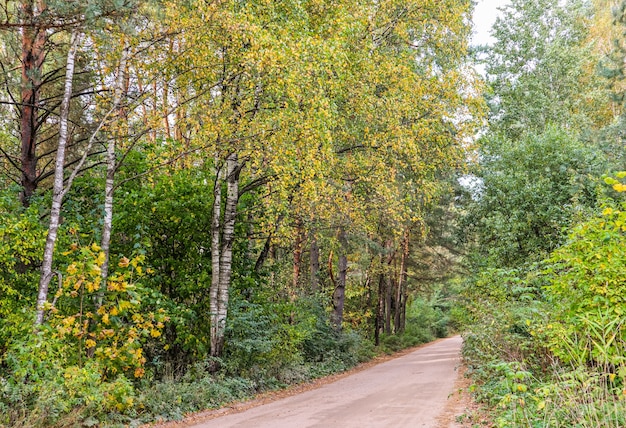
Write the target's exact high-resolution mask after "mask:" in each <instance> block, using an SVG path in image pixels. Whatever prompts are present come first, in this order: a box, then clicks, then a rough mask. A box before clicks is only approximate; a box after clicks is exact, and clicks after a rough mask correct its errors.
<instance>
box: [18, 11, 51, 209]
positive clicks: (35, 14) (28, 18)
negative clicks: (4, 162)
mask: <svg viewBox="0 0 626 428" xmlns="http://www.w3.org/2000/svg"><path fill="white" fill-rule="evenodd" d="M43 8H44V6H43V4H42V3H41V2H33V1H32V0H22V2H21V4H20V13H21V15H22V19H21V20H22V23H23V24H24V26H23V27H22V28H21V30H22V58H21V65H20V66H21V74H22V79H21V80H22V81H21V87H22V89H21V94H20V97H21V98H20V146H21V153H20V163H21V165H20V166H21V175H22V177H21V185H22V191H21V193H20V201H21V203H22V205H24V206H28V205H29V204H30V198H31V197H32V195H33V193H34V192H35V190H36V189H37V183H38V174H37V132H38V121H39V111H38V109H39V99H40V91H41V83H42V82H41V67H42V65H43V62H44V59H45V51H44V49H45V44H46V40H47V35H46V31H45V29H44V28H41V27H39V26H37V25H35V22H36V20H37V19H38V18H39V15H40V13H41V11H42V10H43Z"/></svg>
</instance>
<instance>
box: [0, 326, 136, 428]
mask: <svg viewBox="0 0 626 428" xmlns="http://www.w3.org/2000/svg"><path fill="white" fill-rule="evenodd" d="M71 354H73V352H72V353H71ZM101 363H102V361H98V360H95V359H91V360H88V361H87V362H86V363H85V364H83V365H81V366H78V365H74V364H73V361H72V356H71V355H69V356H68V345H67V343H65V341H63V340H62V339H61V338H59V337H58V335H57V334H56V332H55V331H54V329H52V328H46V329H45V330H43V331H40V332H38V333H35V334H30V335H27V336H26V337H24V338H23V339H22V340H20V341H19V342H15V343H14V344H13V346H12V347H11V349H10V350H9V352H7V355H6V361H5V364H6V366H7V367H8V369H9V372H10V373H11V376H9V377H7V378H3V377H0V415H1V416H0V424H8V425H9V426H17V425H20V424H23V425H24V426H35V427H45V426H53V425H55V424H56V423H58V422H59V421H60V420H62V419H67V418H68V417H75V418H77V419H84V420H87V419H93V420H95V421H98V420H102V419H103V418H105V417H106V416H107V414H108V413H110V412H124V411H126V410H128V409H129V408H131V407H132V406H133V405H134V397H135V391H134V387H133V385H132V383H131V382H130V381H129V380H128V379H127V378H126V377H125V376H123V375H120V376H116V377H114V378H109V379H107V378H105V377H103V375H102V373H103V372H104V371H106V368H105V367H103V366H102V365H101ZM68 415H71V416H68Z"/></svg>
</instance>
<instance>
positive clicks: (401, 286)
mask: <svg viewBox="0 0 626 428" xmlns="http://www.w3.org/2000/svg"><path fill="white" fill-rule="evenodd" d="M408 259H409V228H408V227H407V228H406V230H405V231H404V236H403V237H402V258H401V259H400V274H399V275H398V288H397V290H396V319H395V331H396V333H402V332H403V331H404V316H405V313H406V297H405V296H406V294H407V293H406V281H407V277H408V272H407V262H408Z"/></svg>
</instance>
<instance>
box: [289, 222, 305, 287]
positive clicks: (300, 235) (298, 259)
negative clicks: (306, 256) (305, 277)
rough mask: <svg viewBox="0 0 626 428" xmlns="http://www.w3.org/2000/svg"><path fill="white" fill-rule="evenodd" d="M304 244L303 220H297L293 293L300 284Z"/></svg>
mask: <svg viewBox="0 0 626 428" xmlns="http://www.w3.org/2000/svg"><path fill="white" fill-rule="evenodd" d="M303 244H304V229H303V227H302V220H300V219H297V220H296V241H295V243H294V248H293V279H292V286H293V292H295V291H296V290H297V289H298V283H299V282H300V270H301V267H302V246H303Z"/></svg>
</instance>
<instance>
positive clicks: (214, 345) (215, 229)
mask: <svg viewBox="0 0 626 428" xmlns="http://www.w3.org/2000/svg"><path fill="white" fill-rule="evenodd" d="M222 180H223V173H222V166H221V165H220V163H219V159H218V158H217V156H216V157H215V183H214V184H213V215H212V220H211V289H210V291H209V311H210V312H211V314H210V316H211V330H210V335H211V355H213V356H217V354H216V352H217V349H218V338H219V331H218V326H219V322H218V320H219V318H218V299H217V296H218V294H219V293H218V291H219V285H220V231H221V227H220V226H221V223H222V219H221V217H222Z"/></svg>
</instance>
